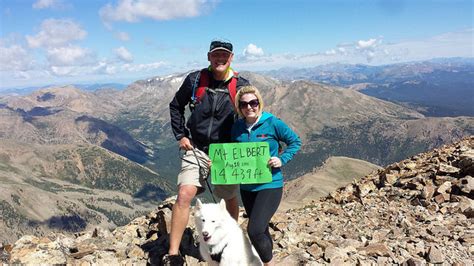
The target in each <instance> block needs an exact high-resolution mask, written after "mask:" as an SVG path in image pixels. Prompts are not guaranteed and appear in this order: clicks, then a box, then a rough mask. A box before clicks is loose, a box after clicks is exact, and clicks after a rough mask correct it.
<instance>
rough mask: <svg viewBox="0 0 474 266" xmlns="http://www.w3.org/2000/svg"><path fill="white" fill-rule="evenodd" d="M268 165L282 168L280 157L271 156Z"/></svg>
mask: <svg viewBox="0 0 474 266" xmlns="http://www.w3.org/2000/svg"><path fill="white" fill-rule="evenodd" d="M268 165H269V166H270V167H273V168H280V167H281V160H280V158H278V157H271V158H270V160H268Z"/></svg>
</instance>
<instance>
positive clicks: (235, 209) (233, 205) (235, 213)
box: [225, 196, 239, 221]
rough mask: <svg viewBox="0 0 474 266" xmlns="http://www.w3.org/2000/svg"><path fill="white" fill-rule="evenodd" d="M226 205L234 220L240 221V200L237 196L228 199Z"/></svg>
mask: <svg viewBox="0 0 474 266" xmlns="http://www.w3.org/2000/svg"><path fill="white" fill-rule="evenodd" d="M225 206H226V208H227V211H228V212H229V214H230V216H232V218H234V220H236V221H238V220H239V200H238V199H237V196H236V197H233V198H230V199H226V200H225Z"/></svg>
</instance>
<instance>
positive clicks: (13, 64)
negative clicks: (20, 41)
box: [0, 44, 34, 71]
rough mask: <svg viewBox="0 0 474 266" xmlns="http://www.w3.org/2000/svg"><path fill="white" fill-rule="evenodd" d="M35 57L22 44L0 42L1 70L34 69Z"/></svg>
mask: <svg viewBox="0 0 474 266" xmlns="http://www.w3.org/2000/svg"><path fill="white" fill-rule="evenodd" d="M33 65H34V60H33V58H32V57H31V56H30V55H29V54H28V51H27V50H26V49H24V48H23V47H21V46H20V45H17V44H13V45H10V46H8V47H7V46H3V44H0V71H26V70H30V69H32V67H33Z"/></svg>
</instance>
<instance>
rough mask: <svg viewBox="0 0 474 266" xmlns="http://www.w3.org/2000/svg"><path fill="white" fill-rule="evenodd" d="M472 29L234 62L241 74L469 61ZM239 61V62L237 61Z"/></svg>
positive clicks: (363, 42) (243, 59)
mask: <svg viewBox="0 0 474 266" xmlns="http://www.w3.org/2000/svg"><path fill="white" fill-rule="evenodd" d="M473 35H474V29H473V28H469V29H465V30H461V31H456V32H447V33H444V34H440V35H436V36H432V37H430V38H425V39H418V40H399V41H397V42H395V41H391V42H390V43H385V42H383V37H376V38H370V39H368V40H357V41H354V42H352V43H344V44H339V45H336V47H335V48H333V49H329V50H327V51H325V52H312V53H306V54H272V55H267V56H264V57H262V58H259V59H258V60H246V58H242V60H235V61H234V65H235V67H236V68H237V69H241V70H264V69H268V68H269V66H271V68H272V69H278V68H281V67H311V66H316V65H321V64H329V63H346V64H364V63H365V64H367V63H370V64H372V65H380V64H391V63H395V62H407V61H417V60H429V59H432V58H439V57H473V52H472V44H473V41H474V40H473V38H472V36H473ZM239 59H240V58H239Z"/></svg>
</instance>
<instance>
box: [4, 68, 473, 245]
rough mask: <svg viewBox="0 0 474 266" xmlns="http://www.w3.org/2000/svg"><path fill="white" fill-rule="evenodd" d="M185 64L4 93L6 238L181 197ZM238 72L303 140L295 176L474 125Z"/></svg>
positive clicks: (89, 222)
mask: <svg viewBox="0 0 474 266" xmlns="http://www.w3.org/2000/svg"><path fill="white" fill-rule="evenodd" d="M186 74H187V73H181V74H177V75H170V76H166V77H153V78H150V79H147V80H139V81H136V82H134V83H132V84H130V85H129V86H128V87H127V88H126V89H124V90H114V89H102V90H96V91H84V90H81V89H78V88H76V87H74V86H63V87H49V88H44V89H40V90H36V91H34V92H32V93H30V94H28V95H3V96H0V114H1V119H0V180H2V182H0V187H1V189H2V191H4V192H5V193H2V194H1V195H0V204H2V210H1V213H0V214H2V217H7V218H5V219H2V221H1V222H0V232H1V233H0V235H1V236H2V239H0V240H2V241H6V240H8V241H9V242H10V241H13V240H15V239H17V238H18V237H19V236H21V235H22V234H25V233H28V232H34V233H36V234H39V235H41V234H46V233H48V232H50V231H68V230H69V231H74V230H77V229H84V228H89V227H91V226H94V225H98V224H100V225H102V226H105V227H114V226H116V225H121V224H124V223H126V222H127V221H128V220H129V219H131V218H132V217H134V216H136V215H137V214H138V213H136V212H141V211H145V210H147V209H149V208H152V207H153V206H155V205H156V204H158V203H159V202H161V200H163V199H164V198H166V197H167V196H170V195H173V194H174V193H175V192H176V188H175V178H176V174H177V172H178V170H179V164H180V160H179V151H178V147H177V144H176V141H175V140H174V138H173V136H172V133H171V128H170V122H169V110H168V104H169V102H170V101H171V99H172V97H174V93H175V92H176V91H177V89H178V88H179V86H180V85H181V83H182V82H183V80H184V78H185V76H186ZM240 74H241V75H242V76H244V77H246V78H247V79H249V80H250V82H251V83H252V84H253V85H255V86H257V87H258V88H259V89H260V90H261V91H262V95H263V97H264V101H265V104H266V106H267V109H266V110H268V111H270V112H272V113H274V114H275V115H276V116H277V117H279V118H281V119H283V120H284V121H285V122H286V123H287V124H288V125H290V126H291V127H292V128H293V129H294V130H295V131H296V132H297V133H298V134H299V136H300V137H301V139H302V141H303V146H302V149H301V151H300V152H299V153H298V154H297V155H296V156H295V158H294V159H293V161H292V162H290V163H289V164H288V165H287V166H285V169H284V173H285V176H286V177H287V178H288V179H297V178H298V177H300V176H304V175H306V174H309V173H311V172H312V171H313V170H314V169H315V168H318V167H320V166H321V165H322V164H323V162H324V161H326V160H327V159H328V158H330V157H332V156H345V157H351V158H355V159H359V160H364V161H367V162H370V163H372V164H375V165H380V166H384V165H388V164H390V163H393V162H396V161H399V160H402V159H404V158H407V157H410V156H412V155H414V154H417V153H419V152H423V151H426V150H430V149H432V148H435V147H439V146H440V145H442V144H445V143H451V142H453V141H455V140H457V139H460V138H462V137H464V136H469V135H473V134H474V118H473V117H470V116H459V117H428V116H427V115H426V114H423V113H421V112H419V111H418V110H415V109H413V108H410V107H409V106H406V105H399V104H396V103H393V102H389V101H385V100H381V99H378V98H375V97H371V96H368V95H365V94H363V93H361V92H360V91H357V90H352V89H347V88H342V87H340V86H335V85H330V84H324V83H315V82H314V81H308V80H294V81H287V80H284V79H276V78H274V77H271V76H269V75H262V74H257V73H252V72H241V73H240ZM355 174H356V171H354V175H353V176H352V178H355V177H357V176H356V175H355ZM350 178H351V175H350V174H349V175H345V176H344V178H343V179H344V182H346V181H347V180H348V179H350ZM335 184H340V183H339V182H335Z"/></svg>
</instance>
